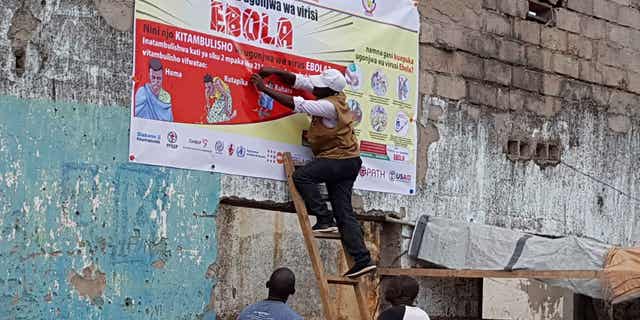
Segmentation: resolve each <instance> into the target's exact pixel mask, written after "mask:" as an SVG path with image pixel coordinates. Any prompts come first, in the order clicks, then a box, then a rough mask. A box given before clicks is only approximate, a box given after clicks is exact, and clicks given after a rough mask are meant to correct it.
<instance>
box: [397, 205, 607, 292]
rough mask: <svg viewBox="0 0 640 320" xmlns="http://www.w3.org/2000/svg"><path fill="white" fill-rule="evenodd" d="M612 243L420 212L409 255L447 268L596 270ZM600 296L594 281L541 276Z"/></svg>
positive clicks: (598, 285) (596, 281)
mask: <svg viewBox="0 0 640 320" xmlns="http://www.w3.org/2000/svg"><path fill="white" fill-rule="evenodd" d="M610 248H611V246H610V245H606V244H603V243H600V242H597V241H594V240H590V239H585V238H578V237H573V236H570V237H564V238H558V239H551V238H546V237H540V236H535V235H531V234H527V233H523V232H518V231H514V230H509V229H505V228H498V227H494V226H488V225H482V224H473V223H464V222H457V221H454V220H449V219H444V218H436V217H428V216H422V217H421V218H420V219H419V220H418V223H417V224H416V228H415V230H414V233H413V237H412V240H411V246H410V248H409V255H410V256H412V257H413V258H416V259H420V260H424V261H427V262H430V263H433V264H437V265H440V266H443V267H446V268H449V269H480V270H518V269H530V270H595V271H601V270H602V269H603V268H604V263H605V258H606V256H607V252H608V251H609V249H610ZM544 282H546V283H548V284H551V285H556V286H561V287H565V288H569V289H571V290H573V291H575V292H577V293H580V294H584V295H588V296H591V297H594V298H599V299H601V298H602V297H603V291H602V286H601V284H600V280H599V279H593V280H553V281H549V280H545V281H544Z"/></svg>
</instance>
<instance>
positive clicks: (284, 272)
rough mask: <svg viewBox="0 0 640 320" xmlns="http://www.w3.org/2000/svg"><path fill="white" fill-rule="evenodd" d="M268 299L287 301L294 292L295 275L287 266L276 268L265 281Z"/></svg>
mask: <svg viewBox="0 0 640 320" xmlns="http://www.w3.org/2000/svg"><path fill="white" fill-rule="evenodd" d="M267 288H268V289H269V300H277V301H282V302H287V299H288V298H289V296H290V295H292V294H294V293H295V292H296V276H295V275H294V274H293V271H291V270H290V269H289V268H279V269H276V271H274V272H273V273H272V274H271V277H270V278H269V281H267Z"/></svg>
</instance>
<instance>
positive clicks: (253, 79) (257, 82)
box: [251, 73, 267, 91]
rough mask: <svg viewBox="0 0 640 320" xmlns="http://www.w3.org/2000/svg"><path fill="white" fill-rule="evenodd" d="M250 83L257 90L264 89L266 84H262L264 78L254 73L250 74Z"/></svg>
mask: <svg viewBox="0 0 640 320" xmlns="http://www.w3.org/2000/svg"><path fill="white" fill-rule="evenodd" d="M251 83H253V85H254V86H255V87H256V89H257V90H258V91H265V89H266V88H267V85H265V84H264V80H263V79H262V77H261V76H260V74H257V73H254V74H253V75H252V76H251Z"/></svg>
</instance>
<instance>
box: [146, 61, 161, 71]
mask: <svg viewBox="0 0 640 320" xmlns="http://www.w3.org/2000/svg"><path fill="white" fill-rule="evenodd" d="M149 69H151V70H153V71H160V70H162V62H160V60H158V59H155V58H153V59H151V60H149Z"/></svg>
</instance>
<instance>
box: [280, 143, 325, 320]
mask: <svg viewBox="0 0 640 320" xmlns="http://www.w3.org/2000/svg"><path fill="white" fill-rule="evenodd" d="M284 169H285V172H286V174H287V182H288V184H289V191H290V192H291V199H292V200H293V204H294V206H295V208H296V214H297V215H298V222H299V223H300V229H302V235H303V237H304V243H305V245H306V246H307V252H308V253H309V258H310V259H311V266H312V267H313V271H314V272H315V274H316V280H317V281H318V289H319V290H320V300H321V301H322V309H323V311H324V316H325V319H329V320H335V319H336V313H335V312H334V311H335V310H334V309H333V305H334V304H333V303H332V302H331V300H330V296H329V283H328V282H327V277H326V275H325V273H324V267H323V265H322V260H320V251H319V250H318V246H317V244H316V240H315V238H314V236H313V230H311V224H310V223H309V215H308V214H307V207H306V206H305V204H304V200H303V199H302V197H301V196H300V194H299V193H298V190H297V189H296V186H295V184H294V183H293V172H294V171H295V168H294V166H293V160H292V159H291V153H289V152H287V153H285V154H284Z"/></svg>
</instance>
